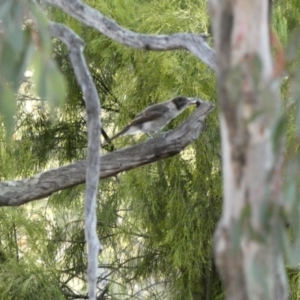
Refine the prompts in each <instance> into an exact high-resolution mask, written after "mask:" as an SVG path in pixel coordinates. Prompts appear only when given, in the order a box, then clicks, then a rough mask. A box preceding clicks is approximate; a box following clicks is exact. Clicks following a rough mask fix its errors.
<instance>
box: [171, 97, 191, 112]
mask: <svg viewBox="0 0 300 300" xmlns="http://www.w3.org/2000/svg"><path fill="white" fill-rule="evenodd" d="M172 101H173V103H174V104H175V106H176V108H177V109H178V110H180V109H182V108H183V107H185V106H187V105H188V103H189V100H188V98H186V97H176V98H174V99H172Z"/></svg>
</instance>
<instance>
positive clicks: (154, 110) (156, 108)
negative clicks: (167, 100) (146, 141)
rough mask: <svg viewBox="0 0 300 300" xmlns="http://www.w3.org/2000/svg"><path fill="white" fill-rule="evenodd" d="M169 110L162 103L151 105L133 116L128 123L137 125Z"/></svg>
mask: <svg viewBox="0 0 300 300" xmlns="http://www.w3.org/2000/svg"><path fill="white" fill-rule="evenodd" d="M168 111H169V108H168V107H167V106H165V105H162V104H155V105H152V106H150V107H148V108H146V109H145V110H143V111H142V112H141V113H139V114H138V115H136V116H135V118H134V119H133V120H132V122H131V123H130V125H133V126H134V125H139V124H141V123H145V122H150V121H153V120H155V119H157V118H159V117H161V116H162V115H163V114H165V113H166V112H168Z"/></svg>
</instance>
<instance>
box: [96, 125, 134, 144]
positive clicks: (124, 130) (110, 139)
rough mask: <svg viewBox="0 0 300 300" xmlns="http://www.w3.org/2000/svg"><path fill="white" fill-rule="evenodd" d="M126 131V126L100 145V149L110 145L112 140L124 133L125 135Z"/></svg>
mask: <svg viewBox="0 0 300 300" xmlns="http://www.w3.org/2000/svg"><path fill="white" fill-rule="evenodd" d="M127 130H128V126H126V127H125V128H124V129H123V130H121V131H120V132H118V133H117V134H115V135H114V136H112V137H111V138H109V139H108V141H107V142H106V143H104V144H103V145H102V147H104V146H106V145H108V144H110V143H111V141H112V140H114V139H116V138H117V137H119V136H120V135H123V134H124V133H126V131H127Z"/></svg>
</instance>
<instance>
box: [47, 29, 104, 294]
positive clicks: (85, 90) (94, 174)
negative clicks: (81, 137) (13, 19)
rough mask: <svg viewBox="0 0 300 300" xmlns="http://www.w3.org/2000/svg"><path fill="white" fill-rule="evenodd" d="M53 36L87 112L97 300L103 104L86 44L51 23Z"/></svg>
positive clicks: (91, 271)
mask: <svg viewBox="0 0 300 300" xmlns="http://www.w3.org/2000/svg"><path fill="white" fill-rule="evenodd" d="M50 31H51V34H52V35H53V36H54V37H56V38H58V39H60V40H62V41H63V42H64V43H65V44H66V45H67V47H68V49H69V52H70V59H71V63H72V66H73V69H74V72H75V76H76V79H77V82H78V85H79V86H80V88H81V91H82V94H83V97H84V100H85V107H86V111H87V127H88V153H87V162H86V190H85V238H86V241H87V245H88V272H87V273H88V282H89V299H96V297H97V290H96V288H97V266H98V253H99V249H100V242H99V239H98V236H97V231H96V223H97V216H96V199H97V191H98V181H99V173H100V170H99V166H100V156H99V153H100V128H101V125H100V119H99V115H100V101H99V97H98V93H97V90H96V86H95V84H94V82H93V79H92V76H91V74H90V72H89V69H88V66H87V64H86V62H85V58H84V56H83V42H82V40H81V39H80V38H79V37H78V36H77V35H76V34H75V32H73V31H72V30H70V29H69V28H68V27H66V26H65V25H62V24H57V23H50Z"/></svg>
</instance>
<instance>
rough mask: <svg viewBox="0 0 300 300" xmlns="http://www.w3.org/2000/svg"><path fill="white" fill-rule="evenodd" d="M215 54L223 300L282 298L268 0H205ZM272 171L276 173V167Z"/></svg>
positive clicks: (217, 245) (278, 152)
mask: <svg viewBox="0 0 300 300" xmlns="http://www.w3.org/2000/svg"><path fill="white" fill-rule="evenodd" d="M210 13H211V16H212V23H213V31H214V39H215V50H216V57H217V65H218V67H217V76H218V94H219V103H220V108H221V110H220V122H221V136H222V156H223V182H224V204H223V212H222V218H221V220H220V222H219V224H218V228H217V230H216V232H215V237H214V252H215V260H216V264H217V266H218V269H219V272H220V275H221V278H222V281H223V284H224V289H225V293H226V299H228V300H229V299H230V300H242V299H243V300H247V299H249V300H250V299H253V300H254V299H255V300H259V299H261V300H266V299H274V300H276V299H277V300H284V299H287V298H288V289H287V279H286V273H285V268H284V261H283V256H282V253H281V249H280V241H279V239H278V237H279V235H278V231H279V229H280V226H281V223H280V217H279V213H278V212H279V209H280V194H281V193H280V189H281V187H280V182H281V178H280V176H281V174H280V171H279V170H280V167H281V163H282V158H283V157H282V147H281V146H279V147H278V148H277V149H274V147H273V141H272V130H273V128H274V125H275V123H276V120H277V118H278V117H279V115H280V97H279V89H278V82H277V79H274V78H273V62H272V55H271V46H270V28H269V15H268V14H269V1H268V0H236V1H231V0H225V1H218V0H210ZM278 171H279V172H278Z"/></svg>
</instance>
